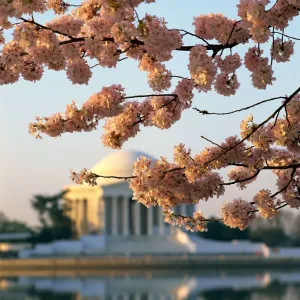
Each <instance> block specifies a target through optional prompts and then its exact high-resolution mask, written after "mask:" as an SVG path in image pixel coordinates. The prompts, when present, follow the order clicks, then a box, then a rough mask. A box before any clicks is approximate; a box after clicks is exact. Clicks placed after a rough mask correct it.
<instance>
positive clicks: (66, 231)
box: [0, 192, 77, 244]
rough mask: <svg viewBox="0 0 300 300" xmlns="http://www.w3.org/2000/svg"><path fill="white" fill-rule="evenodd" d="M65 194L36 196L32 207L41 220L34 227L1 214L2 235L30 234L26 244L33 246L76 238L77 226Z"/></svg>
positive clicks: (0, 231) (0, 226)
mask: <svg viewBox="0 0 300 300" xmlns="http://www.w3.org/2000/svg"><path fill="white" fill-rule="evenodd" d="M65 193H66V192H60V193H58V194H55V195H52V196H44V195H36V196H34V198H33V199H32V200H31V206H32V208H33V209H34V211H35V212H36V213H37V215H38V219H39V225H37V226H34V227H33V226H29V225H27V224H26V223H24V222H19V221H16V220H10V219H9V218H7V217H6V216H5V215H4V214H3V213H2V212H0V234H1V233H20V232H22V233H30V234H31V237H30V238H29V239H28V240H26V241H25V242H29V243H32V244H36V243H50V242H52V241H55V240H67V239H73V238H76V237H77V234H76V230H75V226H74V224H73V221H72V219H71V218H70V217H69V214H68V212H69V211H70V206H69V204H68V202H67V201H66V200H65V199H63V196H64V194H65Z"/></svg>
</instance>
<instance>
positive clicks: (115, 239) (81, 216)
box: [65, 151, 194, 253]
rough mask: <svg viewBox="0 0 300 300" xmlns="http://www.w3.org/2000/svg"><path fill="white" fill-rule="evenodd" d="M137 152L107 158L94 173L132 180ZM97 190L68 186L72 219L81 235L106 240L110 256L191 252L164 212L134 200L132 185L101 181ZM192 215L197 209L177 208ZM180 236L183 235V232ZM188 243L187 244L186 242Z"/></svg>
mask: <svg viewBox="0 0 300 300" xmlns="http://www.w3.org/2000/svg"><path fill="white" fill-rule="evenodd" d="M140 156H146V157H149V158H152V159H153V157H151V156H150V155H148V154H145V153H143V152H138V151H124V152H123V151H118V152H113V153H112V154H110V155H108V156H107V157H105V158H104V159H102V160H101V161H100V162H98V163H97V164H96V165H95V166H94V167H92V168H91V170H92V172H93V173H95V174H98V175H104V176H120V177H130V176H132V173H133V164H134V162H135V161H136V159H137V158H138V157H140ZM97 182H98V186H95V187H90V186H87V185H81V186H80V185H75V186H73V185H72V186H67V187H66V189H67V193H66V194H65V198H66V199H68V200H69V201H70V203H71V207H72V210H71V212H70V216H71V218H72V219H73V220H74V222H75V224H76V228H77V231H78V233H79V235H88V234H92V233H95V234H99V235H102V236H104V237H105V241H106V242H105V244H106V251H108V252H122V253H124V252H126V253H131V252H142V253H144V252H150V253H152V252H190V251H192V249H190V247H191V244H190V243H189V242H187V239H186V238H183V239H182V238H181V240H178V234H179V230H178V229H177V228H176V227H174V226H170V225H168V224H166V223H165V222H164V217H163V214H162V211H161V208H160V207H158V206H156V207H150V208H146V207H145V206H144V205H142V204H140V203H138V201H135V200H132V195H133V194H132V191H131V190H130V189H129V182H128V181H126V180H123V179H115V178H98V181H97ZM175 210H176V211H178V212H180V213H181V214H188V215H192V214H193V211H194V205H182V206H180V207H178V208H175ZM180 232H181V231H180ZM183 240H185V242H183Z"/></svg>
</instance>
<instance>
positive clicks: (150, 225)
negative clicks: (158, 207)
mask: <svg viewBox="0 0 300 300" xmlns="http://www.w3.org/2000/svg"><path fill="white" fill-rule="evenodd" d="M153 208H154V207H153V206H150V207H149V208H147V235H153Z"/></svg>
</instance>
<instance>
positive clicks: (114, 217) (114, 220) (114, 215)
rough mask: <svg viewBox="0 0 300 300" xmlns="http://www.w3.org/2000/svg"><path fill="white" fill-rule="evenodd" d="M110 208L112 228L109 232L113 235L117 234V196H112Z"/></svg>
mask: <svg viewBox="0 0 300 300" xmlns="http://www.w3.org/2000/svg"><path fill="white" fill-rule="evenodd" d="M111 201H112V205H111V206H112V210H111V221H112V222H111V223H112V229H111V234H112V235H113V236H116V235H118V198H117V197H112V198H111Z"/></svg>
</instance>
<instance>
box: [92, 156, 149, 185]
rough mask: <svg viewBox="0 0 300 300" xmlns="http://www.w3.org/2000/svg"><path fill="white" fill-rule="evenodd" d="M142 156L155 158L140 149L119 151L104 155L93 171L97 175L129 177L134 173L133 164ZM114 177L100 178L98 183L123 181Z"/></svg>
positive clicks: (106, 183)
mask: <svg viewBox="0 0 300 300" xmlns="http://www.w3.org/2000/svg"><path fill="white" fill-rule="evenodd" d="M140 156H146V157H149V158H151V159H154V158H153V157H152V156H150V155H149V154H146V153H144V152H140V151H117V152H113V153H111V154H109V155H108V156H106V157H104V158H103V159H102V160H101V161H100V162H98V163H97V164H96V165H94V167H92V168H91V171H92V172H93V173H95V174H97V175H103V176H119V177H129V176H132V173H133V164H134V162H135V161H136V160H137V158H139V157H140ZM122 181H123V180H118V179H114V178H99V179H98V183H99V184H100V185H111V184H115V183H119V182H122Z"/></svg>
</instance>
